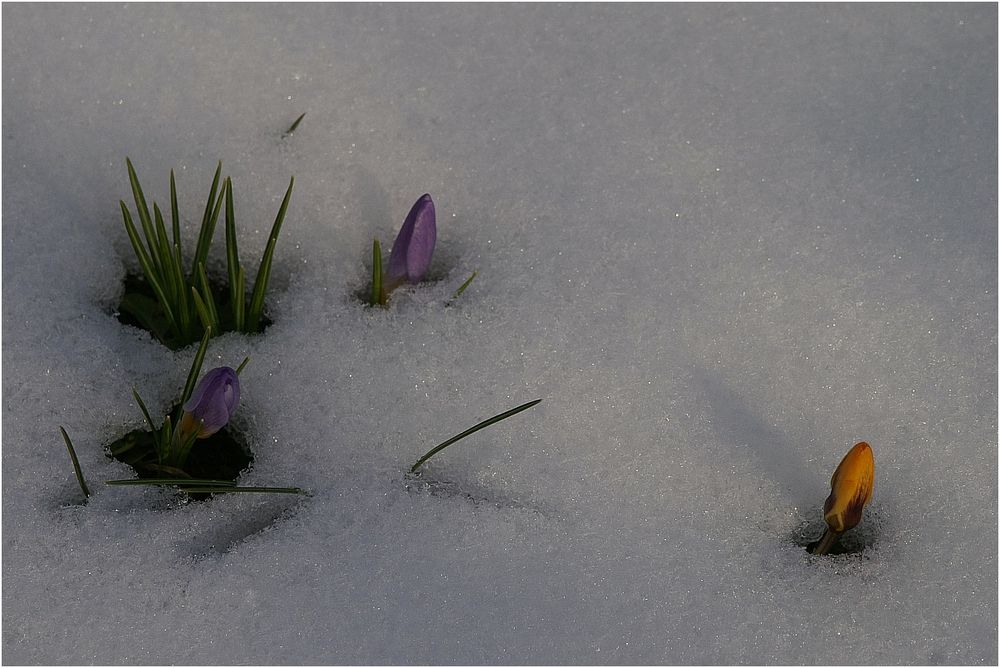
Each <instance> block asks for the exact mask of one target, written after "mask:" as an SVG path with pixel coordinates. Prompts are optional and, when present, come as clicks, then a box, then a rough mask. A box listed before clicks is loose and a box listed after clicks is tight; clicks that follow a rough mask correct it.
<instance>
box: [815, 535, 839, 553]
mask: <svg viewBox="0 0 1000 668" xmlns="http://www.w3.org/2000/svg"><path fill="white" fill-rule="evenodd" d="M838 538H840V532H839V531H834V530H833V529H827V530H826V531H825V532H823V537H822V538H820V539H819V542H818V543H817V544H816V546H815V547H814V548H813V550H812V553H813V554H826V553H827V552H829V551H830V548H832V547H833V546H834V545H835V544H836V543H837V539H838Z"/></svg>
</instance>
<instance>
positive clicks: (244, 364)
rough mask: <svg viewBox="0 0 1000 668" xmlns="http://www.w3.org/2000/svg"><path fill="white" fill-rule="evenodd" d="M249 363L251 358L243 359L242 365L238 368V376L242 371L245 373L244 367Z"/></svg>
mask: <svg viewBox="0 0 1000 668" xmlns="http://www.w3.org/2000/svg"><path fill="white" fill-rule="evenodd" d="M249 362H250V358H249V357H244V358H243V361H242V362H240V365H239V366H238V367H236V375H237V376H238V375H240V371H243V367H245V366H246V365H247V364H248V363H249Z"/></svg>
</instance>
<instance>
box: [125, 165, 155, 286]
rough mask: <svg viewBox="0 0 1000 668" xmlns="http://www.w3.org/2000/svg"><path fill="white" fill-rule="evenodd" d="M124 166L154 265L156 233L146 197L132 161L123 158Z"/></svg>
mask: <svg viewBox="0 0 1000 668" xmlns="http://www.w3.org/2000/svg"><path fill="white" fill-rule="evenodd" d="M125 166H126V167H127V168H128V180H129V183H130V184H131V186H132V198H133V199H135V209H136V212H137V213H138V214H139V222H140V223H142V231H143V233H144V234H145V235H146V243H147V244H148V245H149V253H150V255H151V256H152V257H153V261H154V263H155V262H156V261H157V254H156V233H155V232H154V231H153V221H152V219H151V218H150V216H149V207H148V206H146V197H145V195H143V194H142V186H141V185H139V176H138V175H137V174H136V173H135V167H133V166H132V161H131V160H129V159H128V158H125ZM157 269H158V270H159V269H160V267H159V265H157Z"/></svg>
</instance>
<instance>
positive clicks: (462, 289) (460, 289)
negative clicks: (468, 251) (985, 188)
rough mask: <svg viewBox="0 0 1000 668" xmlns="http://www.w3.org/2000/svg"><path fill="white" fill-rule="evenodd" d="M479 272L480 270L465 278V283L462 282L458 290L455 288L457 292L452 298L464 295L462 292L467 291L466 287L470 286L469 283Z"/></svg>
mask: <svg viewBox="0 0 1000 668" xmlns="http://www.w3.org/2000/svg"><path fill="white" fill-rule="evenodd" d="M478 273H479V272H478V271H474V272H472V276H469V277H468V278H467V279H465V283H462V285H460V286H459V287H458V290H455V294H453V295H452V296H451V298H452V299H458V298H459V297H460V296H461V295H462V293H463V292H465V289H466V288H467V287H469V283H471V282H472V279H474V278H475V277H476V275H477V274H478Z"/></svg>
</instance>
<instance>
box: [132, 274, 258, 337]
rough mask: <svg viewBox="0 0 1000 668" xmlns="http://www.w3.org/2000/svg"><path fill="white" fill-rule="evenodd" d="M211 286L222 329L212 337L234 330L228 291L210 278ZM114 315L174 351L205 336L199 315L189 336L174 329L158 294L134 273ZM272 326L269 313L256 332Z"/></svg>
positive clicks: (195, 318)
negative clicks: (147, 333)
mask: <svg viewBox="0 0 1000 668" xmlns="http://www.w3.org/2000/svg"><path fill="white" fill-rule="evenodd" d="M208 286H209V288H210V289H211V291H212V297H213V300H214V302H215V310H216V312H217V313H218V316H219V326H220V327H219V328H220V331H218V332H212V336H219V335H220V334H223V333H225V332H232V331H235V330H236V327H235V322H234V320H233V314H232V311H233V309H232V302H231V300H230V298H229V290H228V289H227V288H225V287H224V286H222V285H220V284H219V282H218V281H216V280H214V279H212V278H209V279H208ZM114 315H115V316H116V317H117V318H118V321H119V322H121V323H122V324H124V325H131V326H133V327H138V328H139V329H144V330H146V331H147V332H149V333H150V334H152V335H153V338H155V339H156V340H157V341H159V342H160V343H162V344H163V345H165V346H166V347H167V348H169V349H171V350H179V349H181V348H183V347H185V346H187V345H190V344H192V343H197V342H198V341H200V340H201V337H202V336H203V335H204V333H205V330H204V328H203V327H202V325H201V321H200V320H198V318H197V314H194V315H193V318H194V320H193V321H192V326H191V327H190V328H189V331H188V332H187V335H186V336H184V335H182V334H181V333H179V332H178V331H177V330H175V329H174V328H173V327H171V326H170V323H169V321H168V319H167V316H166V313H165V312H164V311H163V308H162V307H161V306H160V302H159V300H158V299H157V297H156V292H155V291H154V290H153V288H152V287H151V286H150V284H149V283H148V282H147V281H146V278H145V277H144V276H139V275H136V274H131V273H130V274H126V276H125V289H124V292H123V294H122V298H121V301H120V302H119V304H118V309H117V311H116V312H115V314H114ZM270 325H271V320H270V318H268V317H267V315H266V314H262V315H261V317H260V327H259V329H258V330H257V331H259V332H263V331H264V330H265V329H267V328H268V327H269V326H270Z"/></svg>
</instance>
